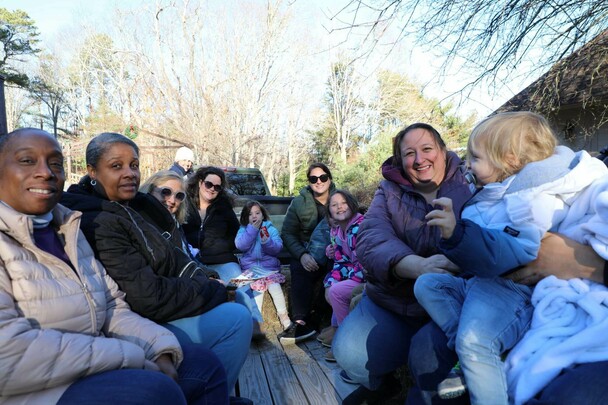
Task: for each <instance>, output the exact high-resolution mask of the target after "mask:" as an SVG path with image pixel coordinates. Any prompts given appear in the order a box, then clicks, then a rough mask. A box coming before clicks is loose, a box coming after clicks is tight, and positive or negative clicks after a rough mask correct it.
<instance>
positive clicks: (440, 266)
mask: <svg viewBox="0 0 608 405" xmlns="http://www.w3.org/2000/svg"><path fill="white" fill-rule="evenodd" d="M394 271H395V274H396V276H397V277H398V278H401V279H407V278H410V279H416V278H418V276H420V275H421V274H424V273H444V274H453V273H458V272H459V271H460V269H459V268H458V266H456V265H455V264H454V263H452V262H451V261H450V260H449V259H448V258H447V257H445V256H444V255H433V256H430V257H421V256H417V255H409V256H405V257H404V258H403V259H401V260H400V261H399V263H397V265H395V269H394Z"/></svg>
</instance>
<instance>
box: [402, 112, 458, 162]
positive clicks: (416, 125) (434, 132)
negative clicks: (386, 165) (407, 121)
mask: <svg viewBox="0 0 608 405" xmlns="http://www.w3.org/2000/svg"><path fill="white" fill-rule="evenodd" d="M414 129H424V130H426V131H428V132H430V133H431V135H433V138H434V139H435V142H436V143H437V145H439V147H440V148H441V150H443V151H446V150H447V146H446V145H445V142H444V141H443V139H442V138H441V135H440V134H439V132H438V131H437V130H436V129H435V128H433V127H432V126H431V125H429V124H424V123H422V122H416V123H414V124H412V125H408V126H407V127H405V128H403V129H402V130H401V131H399V132H398V133H397V135H395V137H394V138H393V166H396V167H398V168H399V169H400V170H403V156H401V141H402V140H403V138H405V136H406V135H407V134H408V132H410V131H413V130H414Z"/></svg>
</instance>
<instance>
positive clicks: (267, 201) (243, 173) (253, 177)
mask: <svg viewBox="0 0 608 405" xmlns="http://www.w3.org/2000/svg"><path fill="white" fill-rule="evenodd" d="M221 169H222V170H224V173H226V180H227V182H228V187H229V188H230V191H232V193H233V194H234V197H235V206H234V211H235V212H236V215H237V217H238V218H240V215H241V210H242V208H243V205H244V204H245V201H247V200H250V199H251V200H256V201H259V202H260V203H261V204H262V205H264V207H266V209H267V210H268V214H269V215H270V220H271V221H272V224H273V225H274V226H275V227H276V228H277V229H278V230H279V231H280V230H281V228H282V226H283V219H284V218H285V214H286V213H287V208H288V207H289V204H291V200H293V197H277V196H273V195H271V194H270V190H269V189H268V185H267V184H266V180H265V179H264V175H263V174H262V172H261V171H260V170H259V169H255V168H242V167H222V168H221Z"/></svg>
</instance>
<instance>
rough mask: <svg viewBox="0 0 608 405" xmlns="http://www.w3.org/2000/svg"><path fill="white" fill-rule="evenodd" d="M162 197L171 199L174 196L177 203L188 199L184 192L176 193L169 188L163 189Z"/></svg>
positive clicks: (161, 191) (161, 190)
mask: <svg viewBox="0 0 608 405" xmlns="http://www.w3.org/2000/svg"><path fill="white" fill-rule="evenodd" d="M160 195H162V196H163V197H165V198H169V197H171V196H172V195H174V196H175V199H176V200H177V201H184V199H185V198H186V193H184V192H183V191H178V192H177V193H174V192H173V190H171V189H170V188H169V187H163V188H161V189H160Z"/></svg>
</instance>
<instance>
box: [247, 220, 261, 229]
mask: <svg viewBox="0 0 608 405" xmlns="http://www.w3.org/2000/svg"><path fill="white" fill-rule="evenodd" d="M262 220H263V218H258V219H256V220H255V221H251V222H249V224H250V225H251V226H253V227H255V228H257V229H260V226H261V225H262Z"/></svg>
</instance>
